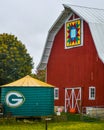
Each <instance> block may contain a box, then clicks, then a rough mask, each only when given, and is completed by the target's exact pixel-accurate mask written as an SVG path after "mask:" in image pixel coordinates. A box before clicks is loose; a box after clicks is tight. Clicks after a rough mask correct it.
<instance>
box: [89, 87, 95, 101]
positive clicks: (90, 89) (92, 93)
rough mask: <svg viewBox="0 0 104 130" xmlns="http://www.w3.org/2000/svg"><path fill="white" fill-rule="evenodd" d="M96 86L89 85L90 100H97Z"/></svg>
mask: <svg viewBox="0 0 104 130" xmlns="http://www.w3.org/2000/svg"><path fill="white" fill-rule="evenodd" d="M95 92H96V91H95V87H89V100H95Z"/></svg>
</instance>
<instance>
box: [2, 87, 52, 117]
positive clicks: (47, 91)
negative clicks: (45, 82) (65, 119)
mask: <svg viewBox="0 0 104 130" xmlns="http://www.w3.org/2000/svg"><path fill="white" fill-rule="evenodd" d="M9 92H19V93H21V94H22V95H23V96H24V98H25V101H24V102H23V104H21V105H20V106H18V107H10V106H8V105H7V103H6V95H7V93H9ZM12 97H13V96H12ZM10 98H11V97H9V99H10ZM16 98H17V99H19V97H14V99H16ZM10 100H13V99H10ZM1 102H2V104H3V106H4V114H5V115H7V114H8V113H11V115H13V116H47V115H52V114H53V112H54V92H53V88H47V87H46V88H42V87H5V88H2V93H1ZM14 103H15V101H14Z"/></svg>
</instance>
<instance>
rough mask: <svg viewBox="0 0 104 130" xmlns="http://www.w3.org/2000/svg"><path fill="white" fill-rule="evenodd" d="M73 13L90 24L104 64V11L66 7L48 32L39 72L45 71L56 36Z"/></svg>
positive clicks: (38, 67)
mask: <svg viewBox="0 0 104 130" xmlns="http://www.w3.org/2000/svg"><path fill="white" fill-rule="evenodd" d="M72 12H74V13H76V14H77V15H78V16H79V17H80V18H81V19H83V20H85V21H86V22H87V23H88V25H89V28H90V31H91V34H92V37H93V40H94V44H95V47H96V50H97V53H98V56H99V58H100V59H101V61H102V62H103V63H104V9H97V8H89V7H83V6H74V5H64V10H63V12H62V13H61V15H60V16H59V17H58V19H57V20H56V22H55V23H54V24H53V26H52V27H51V28H50V30H49V32H48V36H47V40H46V44H45V47H44V51H43V55H42V57H41V60H40V63H39V65H38V66H37V69H38V70H43V69H45V68H46V66H47V63H48V59H49V56H50V53H51V48H52V45H53V41H54V38H55V35H56V34H57V32H58V31H59V30H60V28H61V27H62V26H63V24H64V23H65V22H66V20H67V19H68V18H69V16H70V15H71V14H72Z"/></svg>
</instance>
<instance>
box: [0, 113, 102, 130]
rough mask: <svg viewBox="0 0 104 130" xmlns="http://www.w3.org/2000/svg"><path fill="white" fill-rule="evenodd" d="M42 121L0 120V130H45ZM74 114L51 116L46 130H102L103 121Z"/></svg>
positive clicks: (43, 121)
mask: <svg viewBox="0 0 104 130" xmlns="http://www.w3.org/2000/svg"><path fill="white" fill-rule="evenodd" d="M44 119H45V118H43V119H42V120H26V119H24V120H17V121H16V119H15V118H0V130H46V128H45V126H46V124H45V123H46V122H45V120H44ZM81 119H82V118H80V115H78V114H75V115H73V114H72V115H71V114H63V115H61V116H53V117H52V120H51V121H48V129H47V130H104V120H103V121H100V120H99V119H95V118H89V117H86V116H85V117H83V120H82V121H81Z"/></svg>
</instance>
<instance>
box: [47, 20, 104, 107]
mask: <svg viewBox="0 0 104 130" xmlns="http://www.w3.org/2000/svg"><path fill="white" fill-rule="evenodd" d="M83 24H84V25H83V29H84V30H83V31H84V36H83V39H84V45H83V46H81V47H76V48H71V49H64V48H65V47H64V46H65V45H64V36H65V35H64V34H65V31H64V30H65V29H64V26H63V27H62V28H61V29H60V31H59V32H58V33H57V35H56V37H55V39H54V43H53V47H52V50H51V54H50V57H49V61H48V64H47V82H48V83H50V84H53V85H55V86H56V87H59V88H60V94H59V100H56V101H55V105H59V106H61V105H62V106H64V100H65V99H64V97H65V96H64V94H65V90H64V88H68V87H69V88H70V87H82V90H83V91H82V100H83V106H98V105H104V97H103V95H104V94H103V92H104V80H103V79H104V64H103V63H102V62H101V61H100V59H99V58H98V55H97V52H96V49H95V46H94V43H93V39H92V36H91V33H90V29H89V27H88V24H87V23H86V22H84V23H83ZM90 86H95V87H96V100H92V101H91V100H89V99H88V97H89V87H90Z"/></svg>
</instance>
